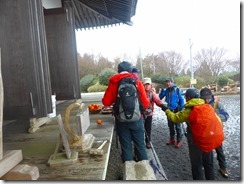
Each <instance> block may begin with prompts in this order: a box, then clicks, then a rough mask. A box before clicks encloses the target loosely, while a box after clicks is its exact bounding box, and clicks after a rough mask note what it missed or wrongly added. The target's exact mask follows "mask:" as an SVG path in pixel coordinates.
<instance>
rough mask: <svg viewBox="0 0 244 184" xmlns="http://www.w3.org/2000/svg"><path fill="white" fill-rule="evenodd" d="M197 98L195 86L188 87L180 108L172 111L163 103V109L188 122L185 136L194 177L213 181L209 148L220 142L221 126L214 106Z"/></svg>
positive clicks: (172, 119)
mask: <svg viewBox="0 0 244 184" xmlns="http://www.w3.org/2000/svg"><path fill="white" fill-rule="evenodd" d="M199 97H200V95H199V92H198V91H197V90H196V89H194V88H190V89H187V91H186V93H185V98H186V104H185V106H184V109H183V110H181V111H179V112H177V113H174V112H172V111H170V110H169V109H168V107H166V106H162V110H163V111H164V112H165V114H166V116H167V118H168V119H169V120H170V121H172V122H174V123H180V122H182V121H184V122H186V123H187V133H186V137H187V142H188V147H189V156H190V162H191V170H192V176H193V180H204V178H205V179H206V180H214V178H215V176H214V162H213V158H214V157H213V151H212V150H213V149H215V148H217V147H218V146H220V145H221V144H222V142H223V139H224V135H223V129H222V125H221V122H220V120H219V118H218V116H217V115H216V113H215V112H214V110H213V108H212V107H211V106H210V105H209V104H205V102H204V100H203V99H200V98H199ZM203 168H204V171H203ZM203 172H204V174H203ZM204 175H205V177H204Z"/></svg>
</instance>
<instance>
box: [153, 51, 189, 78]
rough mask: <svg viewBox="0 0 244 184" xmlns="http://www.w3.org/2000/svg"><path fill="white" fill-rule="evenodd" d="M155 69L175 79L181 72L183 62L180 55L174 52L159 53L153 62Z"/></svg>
mask: <svg viewBox="0 0 244 184" xmlns="http://www.w3.org/2000/svg"><path fill="white" fill-rule="evenodd" d="M155 64H156V68H157V69H159V70H160V72H162V73H163V74H165V75H167V76H171V77H175V76H176V75H179V74H180V73H181V72H182V69H183V66H184V60H183V57H182V55H181V54H180V53H177V52H175V51H167V52H161V53H159V54H158V56H157V57H156V60H155Z"/></svg>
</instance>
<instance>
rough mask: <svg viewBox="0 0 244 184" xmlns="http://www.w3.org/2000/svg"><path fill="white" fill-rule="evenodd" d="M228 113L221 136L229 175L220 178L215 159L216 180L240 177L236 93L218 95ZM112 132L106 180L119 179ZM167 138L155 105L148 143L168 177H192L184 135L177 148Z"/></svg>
mask: <svg viewBox="0 0 244 184" xmlns="http://www.w3.org/2000/svg"><path fill="white" fill-rule="evenodd" d="M219 97H220V100H221V103H222V104H223V105H224V106H225V108H226V110H227V112H228V113H229V115H230V117H229V119H228V121H227V122H225V123H224V125H225V126H224V132H225V140H224V142H223V149H224V152H225V156H226V161H227V165H228V170H229V178H223V177H222V176H221V175H220V173H219V172H218V162H217V159H215V160H214V162H215V175H216V180H220V181H240V180H241V160H240V158H241V149H240V143H241V140H240V138H241V137H240V95H229V96H219ZM115 135H116V133H114V137H113V142H112V146H111V153H110V159H109V163H108V170H107V176H106V180H122V179H123V164H122V163H121V159H120V153H121V151H120V149H117V148H116V141H115V140H116V137H115ZM168 138H169V130H168V126H167V120H166V116H165V114H164V112H163V111H162V110H161V109H160V108H158V107H157V106H155V114H154V117H153V127H152V144H153V146H154V149H155V151H156V153H157V156H158V157H159V160H160V162H161V164H162V166H163V169H164V171H165V173H166V175H167V177H168V179H169V180H171V181H181V180H192V175H191V165H190V160H189V156H188V154H189V153H188V145H187V140H186V137H184V138H183V145H182V147H180V148H175V147H174V146H168V145H166V142H167V140H168ZM214 155H215V158H216V153H215V152H214Z"/></svg>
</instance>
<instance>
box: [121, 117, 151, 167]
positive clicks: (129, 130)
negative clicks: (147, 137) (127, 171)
mask: <svg viewBox="0 0 244 184" xmlns="http://www.w3.org/2000/svg"><path fill="white" fill-rule="evenodd" d="M116 130H117V133H118V135H119V142H120V144H121V150H122V155H121V157H122V161H123V162H125V161H130V160H133V149H132V142H133V144H134V146H135V149H136V151H137V153H136V154H137V159H138V161H140V160H148V158H147V152H146V147H145V143H144V125H143V120H142V119H140V120H139V121H136V122H129V123H125V122H117V123H116Z"/></svg>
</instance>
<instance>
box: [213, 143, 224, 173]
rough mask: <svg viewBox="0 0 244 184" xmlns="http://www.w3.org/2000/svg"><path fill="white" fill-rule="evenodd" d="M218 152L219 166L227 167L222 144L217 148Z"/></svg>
mask: <svg viewBox="0 0 244 184" xmlns="http://www.w3.org/2000/svg"><path fill="white" fill-rule="evenodd" d="M215 151H216V153H217V160H218V162H219V167H220V168H221V169H226V165H227V164H226V161H225V154H224V151H223V148H222V145H221V146H219V147H218V148H216V149H215Z"/></svg>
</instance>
